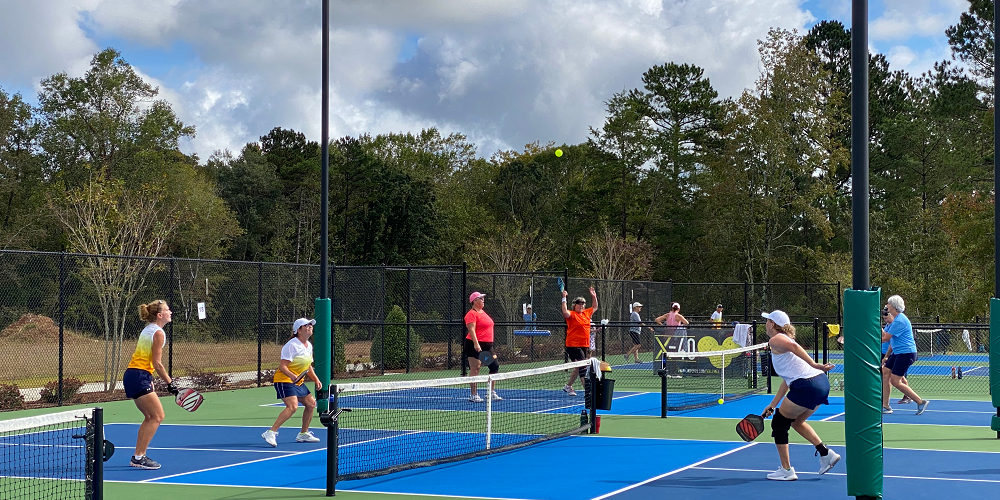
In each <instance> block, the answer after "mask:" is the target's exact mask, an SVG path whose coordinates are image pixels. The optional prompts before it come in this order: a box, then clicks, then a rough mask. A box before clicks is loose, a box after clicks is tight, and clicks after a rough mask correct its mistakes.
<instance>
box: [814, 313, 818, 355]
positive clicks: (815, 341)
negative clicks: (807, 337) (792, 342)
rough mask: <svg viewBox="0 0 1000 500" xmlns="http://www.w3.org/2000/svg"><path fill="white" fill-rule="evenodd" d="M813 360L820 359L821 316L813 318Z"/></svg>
mask: <svg viewBox="0 0 1000 500" xmlns="http://www.w3.org/2000/svg"><path fill="white" fill-rule="evenodd" d="M813 360H815V361H819V318H813Z"/></svg>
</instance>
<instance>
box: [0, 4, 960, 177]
mask: <svg viewBox="0 0 1000 500" xmlns="http://www.w3.org/2000/svg"><path fill="white" fill-rule="evenodd" d="M885 1H886V14H885V15H884V16H882V17H881V18H879V19H878V20H876V21H875V22H873V25H872V33H873V38H875V35H876V34H877V36H879V37H882V39H888V38H891V37H901V36H903V35H905V34H906V33H907V31H906V30H905V29H903V28H901V26H903V25H904V24H906V23H910V26H911V28H910V31H911V32H914V33H917V34H918V35H919V36H930V35H931V34H933V35H934V36H940V35H941V32H942V30H943V29H944V28H943V27H942V26H946V25H947V24H953V23H954V22H955V21H956V20H957V14H954V15H952V14H949V12H951V11H949V10H948V9H952V10H954V9H953V6H954V5H958V4H960V3H962V2H961V1H960V0H938V1H936V2H932V1H931V0H913V1H911V2H905V3H904V2H903V1H902V0H885ZM942 2H944V4H942ZM802 5H803V3H802V1H801V0H698V1H688V0H546V1H540V0H530V1H529V0H508V1H495V0H422V1H397V0H338V1H335V2H332V5H331V7H332V9H333V12H332V15H331V25H332V33H331V92H332V95H331V120H330V128H331V135H332V137H334V138H336V137H339V136H343V135H356V134H360V133H372V134H377V133H384V132H407V131H414V132H416V131H418V130H419V129H420V128H424V127H431V126H435V127H438V128H441V129H442V131H444V132H445V133H447V132H461V133H464V134H466V135H467V136H469V138H470V140H472V141H474V142H475V143H476V144H478V145H479V146H480V154H482V155H484V156H488V155H489V154H491V153H492V152H493V151H495V150H496V149H498V148H510V147H515V148H520V147H521V146H523V145H524V144H525V143H528V142H531V141H535V140H538V141H541V142H543V143H544V142H547V141H550V140H551V141H556V142H557V143H564V142H565V143H570V144H572V143H576V142H580V141H583V140H585V139H586V137H587V132H588V127H590V126H595V127H596V126H600V125H601V124H602V123H603V119H604V104H603V103H604V101H605V100H607V99H608V98H610V97H611V95H612V94H613V93H615V92H618V91H621V90H623V89H628V88H633V87H637V86H639V85H641V80H640V78H641V75H642V73H643V72H644V71H645V70H647V69H648V68H649V67H650V66H652V65H656V64H664V63H667V62H670V61H674V62H678V63H691V64H695V65H698V66H700V67H702V68H704V69H705V73H706V76H708V77H709V78H710V79H711V80H712V83H713V85H714V86H715V88H716V89H717V90H718V91H719V92H720V94H721V95H722V96H723V97H725V96H737V95H739V94H740V93H741V92H742V91H743V89H744V88H746V87H748V86H750V85H752V84H753V82H754V80H755V79H756V77H757V76H758V68H759V65H758V56H757V46H756V41H757V40H758V39H761V38H763V37H764V36H765V35H766V33H767V31H768V29H769V28H771V27H781V28H788V29H792V28H796V29H800V30H802V29H804V28H805V27H806V26H808V25H810V24H811V23H812V22H814V21H815V18H814V17H813V15H812V14H811V13H809V12H807V11H804V10H803V9H802ZM941 5H945V7H947V8H941ZM0 8H2V9H3V11H4V12H5V16H4V17H3V18H0V42H7V46H15V45H16V46H19V47H25V48H24V49H23V50H22V51H20V52H18V51H7V53H5V54H3V55H0V67H3V68H4V74H3V75H0V83H2V84H4V85H7V84H24V83H25V82H28V83H29V84H37V81H38V80H39V79H40V78H42V77H44V76H48V75H51V74H53V73H56V72H58V71H67V72H69V73H71V74H74V75H79V74H82V72H83V71H84V70H85V69H86V67H87V64H88V63H89V60H90V57H91V56H92V55H93V54H94V53H95V52H97V51H98V50H100V48H103V47H100V43H99V41H100V40H105V39H112V40H123V41H125V42H127V43H129V44H133V45H136V46H139V47H145V48H148V49H149V52H151V53H153V54H156V53H157V50H162V48H164V47H173V46H175V45H176V44H181V45H182V46H183V47H185V51H186V52H185V57H187V56H188V55H191V57H192V58H193V60H171V59H170V58H172V57H178V56H177V54H176V53H174V52H168V51H163V58H161V59H160V60H157V61H155V63H156V64H155V65H156V66H161V67H160V68H158V69H154V68H151V67H150V68H146V67H144V66H143V64H144V63H146V62H148V61H147V60H143V57H146V58H148V57H150V56H149V55H148V54H140V55H136V56H135V57H134V58H133V57H131V56H130V54H129V53H128V52H127V51H126V52H125V53H124V56H125V58H126V60H129V62H131V63H133V64H134V65H136V68H137V69H138V70H139V71H140V72H143V73H147V74H150V73H151V74H154V76H157V77H158V78H159V80H155V79H153V78H150V80H152V81H154V82H155V83H156V84H157V85H158V86H159V87H160V89H161V96H162V97H163V98H165V99H167V100H169V101H170V102H171V103H172V104H173V105H174V109H175V110H176V112H177V114H178V116H180V117H181V119H182V120H183V121H184V122H185V123H187V124H190V125H195V126H196V127H197V130H198V136H197V138H195V139H194V140H192V141H189V142H188V143H186V144H185V145H184V146H183V147H184V148H185V150H186V151H189V152H190V151H194V152H198V153H199V155H200V156H201V157H202V158H207V157H208V156H209V155H210V154H211V153H212V152H213V151H214V150H216V149H230V150H232V151H238V150H239V149H240V148H241V147H242V146H243V144H244V143H246V142H248V141H255V140H257V138H258V137H259V136H261V135H264V134H266V133H267V132H268V131H269V130H270V129H271V128H274V127H284V128H292V129H295V130H298V131H301V132H303V133H305V134H306V135H307V136H308V137H309V138H310V139H313V140H318V139H319V134H320V19H319V17H320V16H319V12H320V3H319V1H318V0H310V1H301V0H272V1H268V2H233V1H231V0H166V1H159V2H154V1H150V0H114V1H112V0H76V1H73V0H55V1H47V2H21V1H18V0H0ZM942 16H943V17H942ZM949 16H950V17H949ZM942 23H943V24H942ZM12 30H13V31H12ZM914 30H915V31H914ZM413 37H418V38H419V41H418V42H417V44H416V51H415V53H413V55H412V57H407V58H406V60H405V61H404V62H400V61H399V53H400V50H401V49H402V48H403V47H404V45H406V44H407V40H412V39H413ZM15 42H16V43H15ZM896 45H898V50H896V51H895V52H892V51H890V60H891V61H892V62H893V65H894V66H896V65H897V64H898V65H900V66H902V67H913V68H917V66H919V65H920V64H923V61H926V60H928V58H929V57H932V56H935V57H936V55H937V54H938V52H939V45H937V46H934V47H931V48H929V49H928V48H917V49H914V48H913V47H912V45H911V44H909V43H906V44H904V43H903V42H902V41H901V42H899V43H897V44H896ZM410 47H412V45H410ZM906 49H909V50H910V53H909V54H907V52H906ZM171 64H172V65H173V66H174V68H173V69H170V66H171ZM162 66H166V67H167V68H168V70H164V69H163V68H162ZM923 69H926V68H923ZM923 69H920V71H923ZM165 71H167V72H169V73H170V75H169V76H167V75H165V74H163V73H164V72H165Z"/></svg>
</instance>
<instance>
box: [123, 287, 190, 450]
mask: <svg viewBox="0 0 1000 500" xmlns="http://www.w3.org/2000/svg"><path fill="white" fill-rule="evenodd" d="M171 314H172V313H171V312H170V307H169V306H167V303H166V302H164V301H162V300H154V301H152V302H150V303H148V304H141V305H140V306H139V318H141V319H142V320H143V321H145V322H147V323H148V324H147V325H146V327H145V328H143V329H142V331H141V332H140V333H139V342H138V343H137V344H136V346H135V352H134V353H133V354H132V360H131V361H129V364H128V368H126V369H125V374H124V375H123V376H122V384H123V385H124V386H125V396H127V397H128V398H129V399H132V400H134V401H135V406H136V407H138V408H139V411H141V412H142V416H143V417H144V418H143V419H142V424H140V425H139V435H138V436H137V437H136V440H135V455H133V456H132V459H131V460H130V464H129V465H131V466H132V467H138V468H140V469H159V468H160V464H158V463H156V462H154V461H153V460H151V459H150V458H149V457H147V456H146V448H147V447H149V443H150V441H152V440H153V435H154V434H156V429H158V428H159V427H160V422H163V405H161V404H160V398H159V396H157V395H156V389H155V388H154V387H153V373H156V374H157V375H159V376H160V378H161V379H163V380H164V381H166V383H167V390H169V391H170V393H171V394H177V389H176V388H175V387H174V383H173V381H172V380H171V379H170V375H168V374H167V369H166V368H165V367H164V366H163V362H162V361H161V358H162V354H163V347H164V346H165V345H166V343H167V336H166V333H164V331H163V327H164V326H166V325H167V323H170V320H171Z"/></svg>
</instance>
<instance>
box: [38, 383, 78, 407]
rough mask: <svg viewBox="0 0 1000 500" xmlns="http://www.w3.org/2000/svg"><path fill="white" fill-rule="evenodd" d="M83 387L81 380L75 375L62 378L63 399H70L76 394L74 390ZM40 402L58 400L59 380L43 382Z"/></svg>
mask: <svg viewBox="0 0 1000 500" xmlns="http://www.w3.org/2000/svg"><path fill="white" fill-rule="evenodd" d="M80 387H83V381H82V380H80V379H78V378H76V377H69V378H64V379H63V401H72V400H73V397H75V396H76V391H79V390H80ZM42 402H43V403H58V402H59V381H58V380H53V381H52V382H49V383H47V384H45V387H43V388H42Z"/></svg>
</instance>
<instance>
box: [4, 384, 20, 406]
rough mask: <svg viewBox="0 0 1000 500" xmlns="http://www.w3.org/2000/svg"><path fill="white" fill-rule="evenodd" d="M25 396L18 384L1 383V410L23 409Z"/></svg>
mask: <svg viewBox="0 0 1000 500" xmlns="http://www.w3.org/2000/svg"><path fill="white" fill-rule="evenodd" d="M23 409H24V396H22V395H21V390H20V389H19V388H18V387H17V385H16V384H10V385H7V384H4V385H0V410H23Z"/></svg>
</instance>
